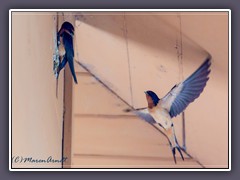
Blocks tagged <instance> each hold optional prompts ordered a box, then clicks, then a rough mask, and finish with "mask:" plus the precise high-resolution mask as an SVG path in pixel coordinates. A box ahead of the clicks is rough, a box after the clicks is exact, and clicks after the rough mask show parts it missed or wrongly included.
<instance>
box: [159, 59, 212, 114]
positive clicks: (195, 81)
mask: <svg viewBox="0 0 240 180" xmlns="http://www.w3.org/2000/svg"><path fill="white" fill-rule="evenodd" d="M210 59H211V57H210V56H209V57H208V58H207V59H206V60H205V61H204V63H203V64H202V65H201V66H200V67H199V68H198V69H197V70H196V71H195V72H194V73H193V74H192V75H191V76H189V77H188V78H187V79H186V80H185V81H183V82H181V83H179V84H177V85H175V86H174V87H173V88H172V89H171V90H170V91H169V92H168V93H167V95H166V96H164V97H163V98H162V99H161V100H160V101H161V105H162V106H163V107H164V108H165V109H167V110H168V111H169V114H170V116H171V117H175V116H177V115H178V114H180V113H181V112H182V111H184V109H186V107H187V106H188V105H189V104H190V103H191V102H193V101H194V100H195V99H196V98H198V97H199V95H200V94H201V92H202V91H203V89H204V87H205V86H206V83H207V81H208V79H209V77H208V75H209V73H210V69H209V68H210V65H211V62H210Z"/></svg>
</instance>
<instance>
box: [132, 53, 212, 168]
mask: <svg viewBox="0 0 240 180" xmlns="http://www.w3.org/2000/svg"><path fill="white" fill-rule="evenodd" d="M210 60H211V57H210V56H209V57H208V58H206V60H205V61H204V62H203V64H202V65H201V66H200V67H199V68H198V69H197V70H196V71H195V72H194V73H193V74H192V75H190V76H189V77H188V78H187V79H186V80H184V81H182V82H180V83H179V84H176V85H175V86H173V88H172V89H171V90H170V91H169V92H168V93H167V94H166V95H165V96H164V97H163V98H161V99H160V98H159V97H158V96H157V94H156V93H154V92H153V91H150V90H148V91H145V94H146V99H147V103H148V107H147V108H141V109H138V110H135V113H136V114H137V115H138V116H140V117H141V118H142V119H143V120H145V121H147V122H149V123H157V124H158V125H159V126H161V127H162V128H163V129H164V130H163V131H164V134H165V135H166V136H167V137H168V139H169V144H170V147H171V150H172V154H173V158H174V162H175V164H176V157H175V154H176V152H175V151H176V149H177V150H178V152H179V153H180V155H181V158H182V160H184V157H183V155H182V152H181V147H180V146H179V144H178V141H177V138H176V135H175V131H174V124H173V121H172V118H173V117H175V116H177V115H178V114H180V113H181V112H183V111H184V110H185V109H186V107H187V106H188V105H189V104H190V103H191V102H193V101H194V100H195V99H196V98H198V97H199V95H200V94H201V93H202V91H203V89H204V88H205V86H206V83H207V81H208V79H209V77H208V75H209V73H210V71H211V70H210V66H211V61H210Z"/></svg>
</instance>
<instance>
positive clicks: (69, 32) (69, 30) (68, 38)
mask: <svg viewBox="0 0 240 180" xmlns="http://www.w3.org/2000/svg"><path fill="white" fill-rule="evenodd" d="M73 36H74V27H73V25H72V24H71V23H69V22H67V21H66V22H64V23H63V24H62V26H61V29H60V30H59V31H58V33H57V38H58V42H59V41H60V44H59V47H58V48H59V55H60V58H61V59H62V60H61V62H60V64H59V66H58V75H59V73H60V71H61V70H62V68H64V67H65V65H66V63H67V62H68V64H69V67H70V70H71V73H72V76H73V79H74V82H75V83H76V84H77V77H76V74H75V70H74V59H73V58H74V48H73Z"/></svg>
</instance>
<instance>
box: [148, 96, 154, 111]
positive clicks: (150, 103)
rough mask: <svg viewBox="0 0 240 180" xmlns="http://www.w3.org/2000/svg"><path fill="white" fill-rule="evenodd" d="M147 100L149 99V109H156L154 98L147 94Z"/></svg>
mask: <svg viewBox="0 0 240 180" xmlns="http://www.w3.org/2000/svg"><path fill="white" fill-rule="evenodd" d="M146 99H147V102H148V108H150V109H152V108H153V107H154V103H153V100H152V98H151V97H150V96H149V95H148V94H146Z"/></svg>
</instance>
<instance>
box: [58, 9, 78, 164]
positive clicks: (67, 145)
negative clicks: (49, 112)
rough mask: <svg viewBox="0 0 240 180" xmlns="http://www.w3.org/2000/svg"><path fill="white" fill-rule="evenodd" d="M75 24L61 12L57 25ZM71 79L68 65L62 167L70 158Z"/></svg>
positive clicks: (65, 69) (68, 162)
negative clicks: (61, 15) (61, 16)
mask: <svg viewBox="0 0 240 180" xmlns="http://www.w3.org/2000/svg"><path fill="white" fill-rule="evenodd" d="M65 20H67V21H69V22H70V23H72V24H73V26H74V24H75V22H74V16H72V15H67V14H65V13H64V14H63V20H62V21H59V22H60V24H59V27H60V26H61V24H62V23H63V22H64V21H65ZM72 91H73V80H72V75H71V71H70V68H69V65H68V64H67V65H66V67H65V68H64V92H63V93H64V95H63V96H64V97H63V104H64V115H63V157H64V158H67V159H66V161H64V162H63V168H71V162H72V161H71V160H72V95H73V92H72Z"/></svg>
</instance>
